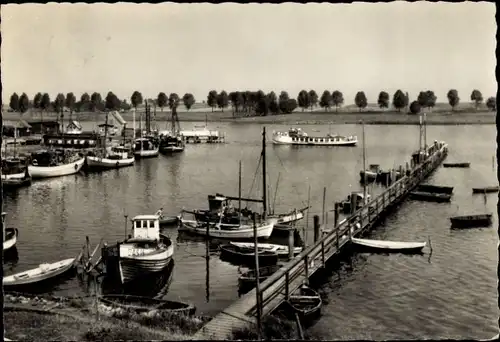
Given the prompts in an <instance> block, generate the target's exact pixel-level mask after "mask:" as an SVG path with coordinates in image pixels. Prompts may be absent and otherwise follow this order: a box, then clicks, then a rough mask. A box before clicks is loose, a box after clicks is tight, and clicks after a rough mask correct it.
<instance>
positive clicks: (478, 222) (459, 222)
mask: <svg viewBox="0 0 500 342" xmlns="http://www.w3.org/2000/svg"><path fill="white" fill-rule="evenodd" d="M492 217H493V214H475V215H463V216H454V217H450V221H451V227H452V228H476V227H477V228H480V227H489V226H491V223H492Z"/></svg>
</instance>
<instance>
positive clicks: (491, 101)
mask: <svg viewBox="0 0 500 342" xmlns="http://www.w3.org/2000/svg"><path fill="white" fill-rule="evenodd" d="M486 106H487V107H488V108H489V109H490V110H493V111H495V110H497V98H496V97H493V96H492V97H488V100H486Z"/></svg>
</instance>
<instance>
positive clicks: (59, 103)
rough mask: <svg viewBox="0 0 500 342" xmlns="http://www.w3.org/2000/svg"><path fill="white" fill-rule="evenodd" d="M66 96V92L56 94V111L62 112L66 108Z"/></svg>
mask: <svg viewBox="0 0 500 342" xmlns="http://www.w3.org/2000/svg"><path fill="white" fill-rule="evenodd" d="M65 100H66V98H65V97H64V94H62V93H59V94H57V96H56V99H55V100H54V111H55V112H56V113H62V111H63V109H64V101H65Z"/></svg>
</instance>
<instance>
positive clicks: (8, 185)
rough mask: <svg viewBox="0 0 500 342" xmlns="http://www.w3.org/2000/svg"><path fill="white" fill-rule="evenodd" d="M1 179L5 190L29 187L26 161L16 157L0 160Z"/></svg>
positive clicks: (29, 178)
mask: <svg viewBox="0 0 500 342" xmlns="http://www.w3.org/2000/svg"><path fill="white" fill-rule="evenodd" d="M1 177H2V184H3V188H4V189H5V190H7V189H9V190H10V189H17V188H20V187H23V186H27V185H30V184H31V175H30V173H29V171H28V159H27V158H17V157H7V158H2V176H1Z"/></svg>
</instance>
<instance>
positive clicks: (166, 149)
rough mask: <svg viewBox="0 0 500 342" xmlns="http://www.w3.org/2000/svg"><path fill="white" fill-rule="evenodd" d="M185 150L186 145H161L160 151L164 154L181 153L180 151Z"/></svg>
mask: <svg viewBox="0 0 500 342" xmlns="http://www.w3.org/2000/svg"><path fill="white" fill-rule="evenodd" d="M183 151H184V147H181V146H166V147H160V153H163V154H171V153H179V152H183Z"/></svg>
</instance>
